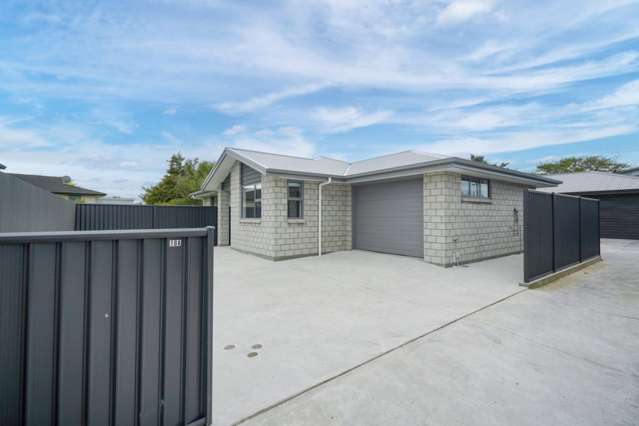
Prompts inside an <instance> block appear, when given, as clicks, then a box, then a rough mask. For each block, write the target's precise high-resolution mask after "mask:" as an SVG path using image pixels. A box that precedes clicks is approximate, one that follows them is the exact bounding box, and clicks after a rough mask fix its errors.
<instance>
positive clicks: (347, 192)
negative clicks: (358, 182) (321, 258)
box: [322, 184, 352, 253]
mask: <svg viewBox="0 0 639 426" xmlns="http://www.w3.org/2000/svg"><path fill="white" fill-rule="evenodd" d="M322 205H323V206H322V252H323V253H330V252H333V251H340V250H351V249H352V228H351V227H352V223H351V221H352V213H351V185H350V184H331V185H325V186H324V187H323V189H322Z"/></svg>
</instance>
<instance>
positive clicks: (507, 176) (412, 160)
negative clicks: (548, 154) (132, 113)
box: [194, 148, 560, 196]
mask: <svg viewBox="0 0 639 426" xmlns="http://www.w3.org/2000/svg"><path fill="white" fill-rule="evenodd" d="M235 161H240V162H242V163H244V164H246V165H248V166H250V167H252V168H254V169H255V170H257V171H258V172H260V173H262V174H267V173H270V174H280V175H288V176H291V175H292V176H300V177H307V178H316V179H320V180H324V179H327V178H332V179H333V180H334V181H337V182H352V183H356V182H360V181H363V180H374V179H388V178H393V177H402V176H411V175H417V174H420V173H424V171H454V172H458V173H465V174H470V175H481V176H490V177H494V178H501V179H504V180H510V181H514V182H517V183H520V184H522V185H528V186H532V187H543V186H554V185H556V184H558V183H560V182H559V181H557V180H554V179H552V178H549V177H544V176H539V175H534V174H530V173H523V172H519V171H516V170H510V169H505V168H501V167H496V166H492V165H489V164H484V163H479V162H477V161H471V160H468V159H463V158H457V157H447V156H444V155H438V154H429V153H424V152H419V151H402V152H397V153H393V154H387V155H382V156H379V157H374V158H369V159H366V160H360V161H354V162H347V161H343V160H337V159H334V158H328V157H319V158H305V157H295V156H291V155H282V154H273V153H268V152H260V151H252V150H248V149H239V148H225V149H224V151H223V152H222V155H221V156H220V158H219V160H218V161H217V163H216V165H215V167H214V168H213V170H211V172H210V173H209V175H208V176H207V178H206V179H205V180H204V182H203V183H202V186H201V189H200V191H198V192H197V193H195V194H194V195H195V196H197V195H202V194H209V193H211V191H215V190H216V188H217V187H218V186H219V185H220V183H221V182H222V180H224V178H226V176H227V175H228V173H229V172H230V170H231V167H232V165H233V163H234V162H235ZM426 169H428V170H426Z"/></svg>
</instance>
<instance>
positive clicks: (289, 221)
mask: <svg viewBox="0 0 639 426" xmlns="http://www.w3.org/2000/svg"><path fill="white" fill-rule="evenodd" d="M287 221H288V223H304V219H287Z"/></svg>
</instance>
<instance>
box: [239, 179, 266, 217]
mask: <svg viewBox="0 0 639 426" xmlns="http://www.w3.org/2000/svg"><path fill="white" fill-rule="evenodd" d="M242 217H243V218H246V219H259V218H261V217H262V183H261V182H260V183H253V184H251V185H244V186H243V187H242Z"/></svg>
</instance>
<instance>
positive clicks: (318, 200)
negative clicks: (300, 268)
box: [193, 148, 559, 266]
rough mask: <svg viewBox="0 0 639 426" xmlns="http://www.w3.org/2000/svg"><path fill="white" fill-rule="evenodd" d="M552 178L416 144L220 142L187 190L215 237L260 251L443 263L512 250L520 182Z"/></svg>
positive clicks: (274, 255) (518, 246)
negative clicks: (344, 151)
mask: <svg viewBox="0 0 639 426" xmlns="http://www.w3.org/2000/svg"><path fill="white" fill-rule="evenodd" d="M558 183H559V182H558V181H556V180H554V179H551V178H548V177H543V176H537V175H533V174H529V173H522V172H518V171H514V170H509V169H505V168H499V167H495V166H490V165H487V164H483V163H479V162H476V161H471V160H466V159H461V158H455V157H445V156H441V155H435V154H427V153H421V152H416V151H404V152H398V153H395V154H390V155H384V156H381V157H376V158H371V159H368V160H362V161H355V162H352V163H349V162H346V161H342V160H337V159H333V158H327V157H320V158H315V159H311V158H301V157H293V156H289V155H278V154H272V153H266V152H257V151H250V150H244V149H236V148H226V149H225V150H224V152H223V153H222V155H221V156H220V158H219V160H218V161H217V163H216V166H215V168H214V169H213V170H212V171H211V173H210V174H209V175H208V177H207V178H206V179H205V181H204V182H203V184H202V187H201V189H200V191H198V192H197V193H195V194H193V195H194V196H195V197H198V198H202V199H204V203H205V204H208V205H211V204H212V205H216V206H217V211H218V243H219V244H220V245H230V246H231V247H232V248H235V249H237V250H240V251H243V252H248V253H252V254H256V255H259V256H262V257H265V258H268V259H273V260H280V259H288V258H293V257H298V256H308V255H314V254H319V253H327V252H333V251H338V250H350V249H360V250H371V251H377V252H382V253H391V254H400V255H407V256H414V257H419V258H423V259H424V260H426V261H427V262H430V263H434V264H437V265H443V266H450V265H454V264H457V263H464V262H472V261H476V260H481V259H487V258H491V257H496V256H503V255H507V254H512V253H518V252H520V251H521V250H522V225H523V192H524V190H525V189H527V188H537V187H546V186H554V185H556V184H558ZM320 235H321V238H320Z"/></svg>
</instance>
